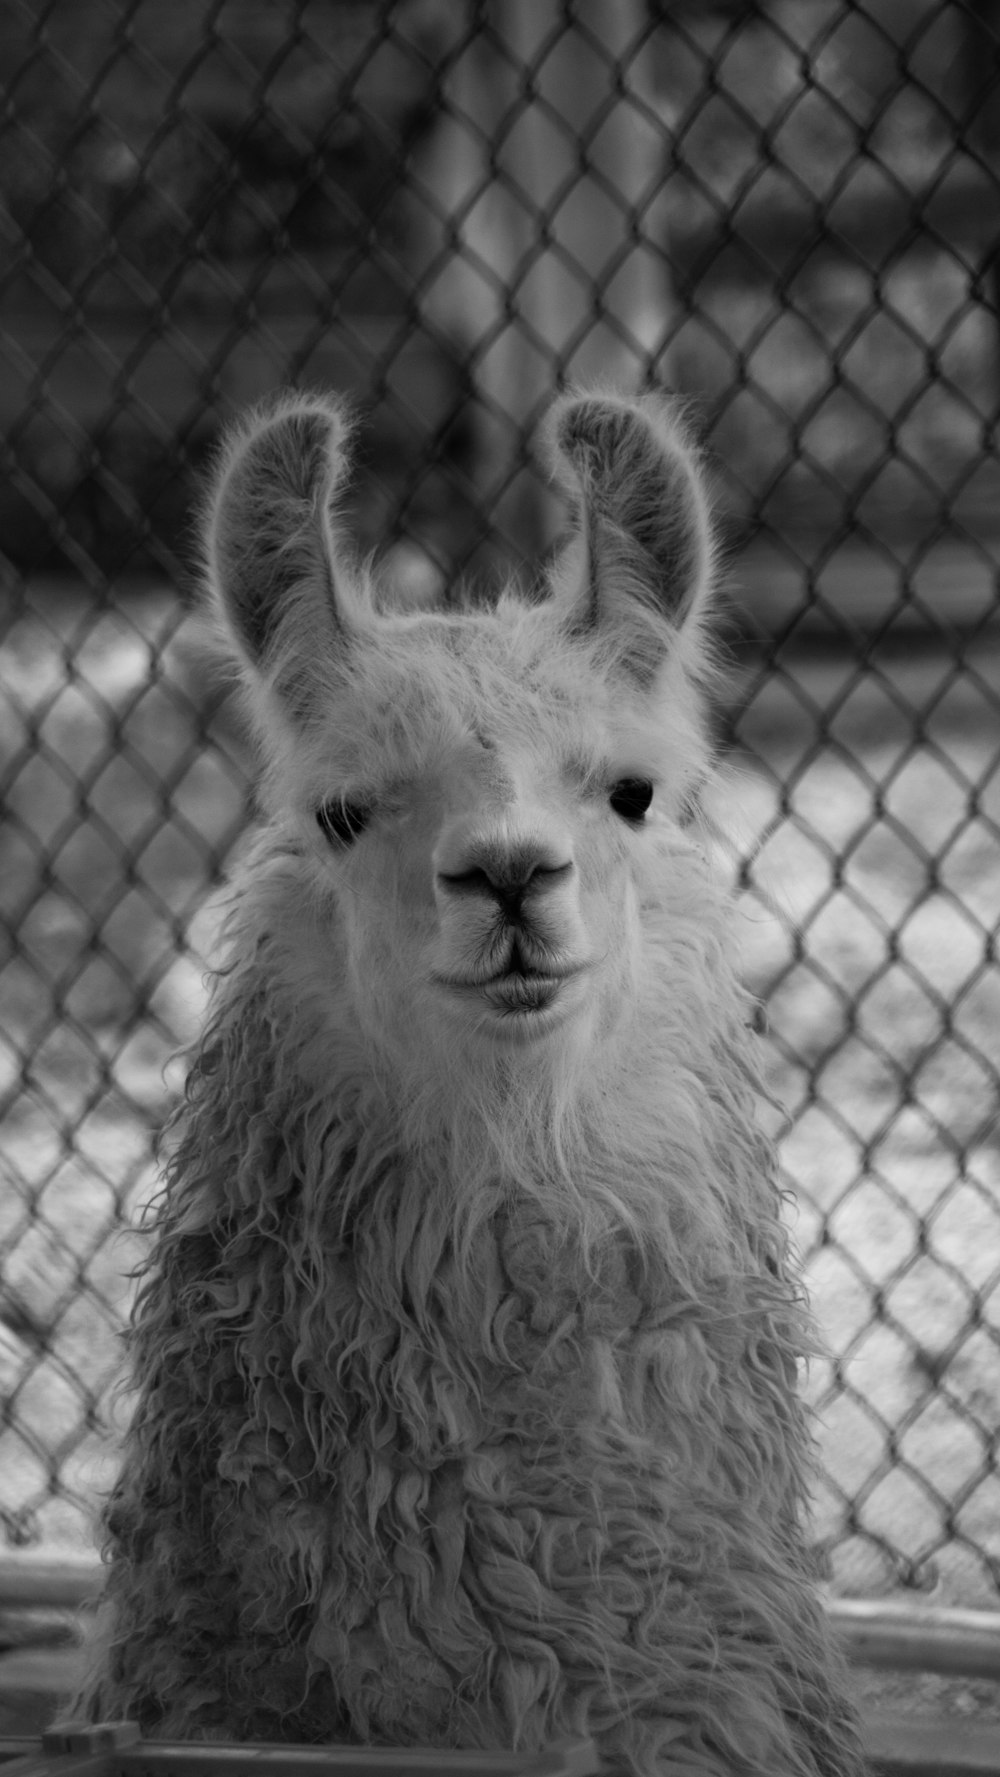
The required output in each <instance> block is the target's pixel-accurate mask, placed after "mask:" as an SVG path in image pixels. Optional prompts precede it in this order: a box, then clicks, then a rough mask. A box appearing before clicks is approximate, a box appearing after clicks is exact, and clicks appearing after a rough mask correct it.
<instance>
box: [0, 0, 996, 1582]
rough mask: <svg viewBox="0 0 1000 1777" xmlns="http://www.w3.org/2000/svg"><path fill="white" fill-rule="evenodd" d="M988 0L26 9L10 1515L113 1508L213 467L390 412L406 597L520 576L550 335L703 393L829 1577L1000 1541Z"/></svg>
mask: <svg viewBox="0 0 1000 1777" xmlns="http://www.w3.org/2000/svg"><path fill="white" fill-rule="evenodd" d="M998 35H1000V6H998V5H997V4H995V3H994V0H980V3H978V4H974V3H972V0H966V3H958V0H951V3H949V0H865V3H863V4H862V3H860V0H859V3H852V0H771V3H769V4H763V3H760V4H756V5H751V4H736V3H730V4H726V5H722V4H719V5H704V4H698V3H696V0H692V3H691V4H689V5H683V4H681V3H680V0H676V3H673V0H658V4H656V5H652V6H648V5H646V4H644V3H642V0H618V3H617V4H616V5H615V6H607V5H604V4H602V3H601V0H576V4H574V5H569V4H558V3H557V0H504V3H500V0H497V4H495V5H482V4H480V5H475V6H473V5H469V6H462V5H458V4H449V3H448V0H394V3H392V4H379V5H376V4H374V0H239V3H237V0H169V4H168V3H167V0H48V3H46V0H0V68H2V70H3V76H2V78H3V83H4V98H5V106H4V113H3V121H2V125H0V129H2V148H0V181H2V184H3V197H4V204H3V219H2V229H3V237H4V247H5V251H4V261H3V269H2V275H0V351H2V353H3V362H4V370H3V376H2V378H0V409H2V414H0V420H2V428H0V430H2V453H3V476H2V480H0V523H2V536H3V549H4V552H5V553H4V557H3V583H4V602H3V615H2V629H0V673H2V680H3V686H4V692H5V699H4V707H3V712H2V723H3V741H4V747H3V760H2V783H3V797H4V806H3V829H2V834H3V837H2V845H3V851H2V859H3V868H2V881H0V911H2V918H3V924H4V944H5V949H4V953H3V963H2V968H0V1009H2V1010H0V1057H2V1068H3V1075H4V1079H3V1092H4V1109H5V1115H4V1122H3V1127H2V1133H0V1155H2V1166H3V1189H2V1196H0V1284H2V1307H0V1366H2V1377H0V1382H2V1394H3V1402H4V1405H3V1418H2V1421H0V1466H2V1479H0V1510H2V1513H3V1523H4V1527H5V1531H6V1536H7V1539H8V1542H9V1543H10V1544H14V1545H22V1546H34V1547H37V1548H41V1549H42V1550H44V1551H45V1552H48V1553H55V1552H57V1551H58V1550H60V1549H73V1548H78V1547H80V1546H81V1545H82V1544H83V1545H85V1544H86V1540H87V1535H88V1528H87V1527H88V1522H89V1519H90V1516H91V1513H92V1509H93V1502H94V1499H95V1495H96V1494H97V1493H98V1492H99V1491H100V1489H101V1487H102V1486H103V1485H105V1484H106V1482H107V1479H108V1477H109V1474H110V1472H111V1470H112V1468H113V1463H114V1453H113V1440H112V1439H111V1437H110V1434H109V1432H108V1429H107V1387H108V1382H109V1378H110V1376H111V1375H112V1373H113V1371H114V1369H115V1366H116V1364H117V1359H118V1351H117V1332H118V1329H119V1328H120V1325H121V1321H122V1317H123V1314H124V1313H125V1312H126V1309H127V1292H128V1286H127V1281H126V1273H127V1270H128V1266H129V1264H130V1262H131V1260H132V1258H133V1257H134V1253H135V1248H136V1241H137V1236H136V1235H135V1233H134V1232H133V1229H134V1219H135V1215H136V1209H137V1205H138V1204H139V1203H140V1202H141V1200H142V1199H143V1197H144V1196H145V1195H146V1194H147V1193H148V1190H149V1188H150V1184H151V1168H150V1159H149V1154H150V1135H151V1130H152V1128H153V1127H154V1126H155V1124H156V1123H157V1122H158V1120H159V1119H160V1117H161V1116H162V1113H163V1110H164V1107H165V1105H166V1103H167V1102H168V1100H169V1098H170V1095H171V1094H172V1092H173V1091H174V1090H176V1087H177V1085H178V1074H177V1064H176V1063H175V1062H173V1061H172V1060H171V1057H172V1055H173V1053H174V1051H175V1048H176V1046H177V1044H178V1043H179V1042H181V1041H183V1040H184V1039H185V1038H186V1037H188V1036H189V1035H190V1033H191V1030H192V1028H193V1026H194V1024H195V1023H196V1021H197V1018H198V1014H199V1009H200V1007H201V1004H202V995H203V987H202V970H203V962H202V956H203V952H204V950H205V947H206V944H207V942H208V937H209V933H210V921H209V919H208V917H207V916H205V915H203V914H202V912H201V911H200V910H201V909H202V908H203V905H204V902H205V899H206V895H207V891H209V890H210V889H211V888H212V887H213V885H214V884H216V882H217V881H218V880H219V878H220V876H221V874H222V873H223V871H224V868H225V864H226V859H227V857H228V855H229V852H230V850H231V847H232V845H233V844H234V842H235V840H236V839H237V837H238V834H239V833H240V831H241V829H242V827H243V824H244V820H245V814H246V796H247V789H246V776H245V771H244V765H243V756H242V752H241V748H240V743H239V739H238V737H237V735H236V733H235V731H234V729H233V727H232V726H231V723H230V719H229V714H228V710H227V706H226V702H225V697H224V695H223V694H222V692H221V691H220V690H219V688H218V687H213V685H212V682H211V680H210V679H209V677H208V676H207V674H206V672H205V669H204V663H203V660H202V657H201V653H200V651H199V648H198V645H197V642H196V641H194V640H193V639H192V629H191V623H190V616H189V609H188V600H187V588H188V581H189V571H188V565H187V564H188V562H189V559H190V540H189V535H188V525H189V517H188V515H189V512H190V509H191V500H192V491H193V489H194V488H196V486H197V481H198V474H199V470H200V468H201V465H202V463H203V460H204V457H205V453H206V450H207V449H208V448H209V447H210V446H211V443H212V441H213V439H214V438H215V437H216V435H217V433H218V430H219V427H220V425H221V424H222V423H223V422H224V421H225V419H226V418H227V417H228V416H229V415H230V414H231V413H232V412H233V411H234V410H235V409H237V408H238V407H239V406H241V405H242V404H243V403H244V402H245V401H247V400H251V399H253V398H255V397H257V396H259V395H260V394H261V393H263V392H264V391H266V390H267V389H269V388H272V387H274V386H277V385H280V384H285V383H293V382H300V383H305V384H309V383H323V384H329V385H334V386H336V387H338V388H340V389H345V390H347V391H348V392H349V393H350V394H352V395H353V397H354V398H355V400H356V402H357V404H358V406H359V408H361V409H362V410H363V412H364V414H365V416H366V425H365V428H364V431H363V439H364V450H365V455H364V460H363V463H362V468H361V470H360V472H359V474H358V477H357V481H356V485H355V488H354V493H353V512H352V519H353V523H354V525H355V528H356V531H357V534H358V536H359V538H360V542H361V544H362V546H368V545H374V544H376V543H377V544H378V545H379V546H380V547H381V549H382V550H383V552H384V553H385V557H386V561H387V573H388V574H389V575H390V576H391V577H393V578H394V579H395V581H396V583H397V585H398V587H399V588H400V590H401V596H404V597H424V596H426V595H427V594H428V593H430V592H433V591H435V590H437V589H444V590H445V591H446V590H447V588H448V586H450V585H451V584H452V582H453V581H454V579H455V577H456V575H458V574H460V573H472V572H476V571H482V570H484V569H485V570H486V571H487V572H488V573H490V574H493V575H494V576H495V575H496V574H497V573H498V572H499V570H500V568H501V567H502V568H503V569H504V570H505V571H517V569H518V567H519V566H520V565H523V563H524V561H526V560H530V559H531V558H532V557H533V556H534V555H535V553H536V552H537V550H538V549H539V548H540V547H543V546H544V545H545V543H546V541H547V539H549V538H550V537H551V534H552V528H553V524H554V523H555V522H557V515H556V514H554V513H553V511H552V509H551V506H550V496H548V495H547V494H546V493H545V491H544V485H543V481H544V478H543V476H542V475H541V472H540V471H539V468H538V465H537V461H536V455H535V431H536V425H537V421H538V418H539V415H540V414H541V413H542V412H543V411H544V409H545V406H546V404H547V402H548V400H549V399H550V398H551V394H552V392H553V391H554V390H555V389H556V387H557V386H559V385H560V384H561V383H563V382H565V381H566V380H567V379H569V380H572V379H580V380H585V379H587V378H588V377H592V376H595V375H599V376H601V377H603V378H604V379H606V380H618V381H626V382H630V383H633V384H636V385H643V384H645V383H655V384H659V385H663V386H668V387H671V388H674V389H678V390H680V391H682V392H685V393H687V394H689V395H690V396H691V397H692V398H693V402H694V412H695V416H696V419H697V424H698V426H699V429H700V432H701V435H702V437H703V439H704V441H705V445H706V449H707V450H708V452H709V454H710V458H711V460H712V462H713V464H714V467H715V474H716V481H717V486H718V490H719V497H720V501H721V504H722V507H723V511H724V515H725V525H726V533H727V540H728V545H729V557H730V565H731V580H732V587H733V596H732V642H731V647H732V655H733V661H734V669H735V670H734V678H733V687H734V688H733V692H732V697H731V701H730V704H729V706H728V708H727V709H726V711H725V712H724V729H725V733H724V739H725V741H726V743H727V748H728V762H729V767H728V768H727V772H726V775H725V787H724V789H723V792H722V794H721V801H720V809H719V815H720V819H721V820H722V821H724V822H725V823H727V824H728V825H729V826H730V827H731V828H732V829H733V831H734V832H735V833H736V836H737V843H738V846H739V849H740V857H741V862H740V880H741V885H742V889H743V895H742V905H743V907H744V908H745V910H746V913H747V919H746V922H745V923H746V928H747V950H748V959H749V966H750V969H751V972H752V975H753V979H754V981H755V985H756V986H757V988H758V990H759V992H760V994H761V997H762V1001H763V1003H764V1006H765V1012H766V1019H765V1020H763V1021H762V1022H765V1023H766V1038H765V1040H766V1042H767V1044H768V1046H769V1047H768V1053H769V1056H770V1061H771V1068H772V1079H773V1085H774V1089H775V1092H776V1095H777V1096H778V1098H779V1099H780V1100H781V1101H782V1103H783V1105H784V1111H785V1123H784V1133H783V1137H782V1154H783V1160H784V1164H785V1167H786V1169H787V1172H788V1174H789V1176H790V1179H791V1181H792V1183H793V1185H794V1187H795V1191H796V1196H797V1202H798V1211H797V1227H796V1232H797V1237H798V1240H799V1242H800V1245H801V1246H802V1248H803V1249H804V1252H805V1254H806V1258H807V1261H808V1265H809V1273H810V1280H811V1286H812V1290H813V1294H814V1299H815V1302H816V1305H817V1308H818V1311H819V1315H820V1319H821V1322H822V1326H823V1331H824V1334H825V1337H826V1339H827V1342H828V1351H829V1355H828V1356H827V1357H826V1358H825V1359H823V1360H821V1361H819V1362H817V1363H816V1365H815V1366H814V1368H813V1373H812V1381H811V1387H812V1389H813V1392H814V1394H815V1397H816V1399H817V1401H818V1404H819V1406H820V1408H821V1409H822V1412H823V1415H824V1422H825V1428H826V1429H825V1431H824V1434H823V1442H822V1456H823V1465H824V1480H823V1485H822V1487H821V1490H820V1497H819V1499H818V1502H817V1541H818V1544H819V1546H820V1548H821V1549H822V1551H824V1553H825V1555H826V1557H827V1558H828V1561H829V1564H830V1568H831V1571H832V1576H833V1580H834V1583H835V1585H836V1586H837V1587H838V1588H839V1589H840V1590H842V1591H854V1592H859V1593H869V1594H873V1593H881V1592H885V1591H887V1590H889V1589H890V1588H891V1587H893V1586H894V1585H900V1584H901V1585H904V1586H928V1585H936V1586H937V1587H938V1595H939V1596H940V1597H941V1598H942V1599H943V1600H945V1601H960V1602H965V1603H987V1604H989V1603H992V1604H994V1605H995V1604H996V1587H997V1583H998V1580H1000V1480H998V1474H997V1427H998V1424H1000V1166H998V1154H997V1143H996V1107H997V1096H998V1083H1000V1074H998V1067H1000V1038H998V1032H1000V981H998V973H997V959H996V950H995V939H996V925H997V882H998V880H1000V876H998V866H1000V775H998V763H1000V727H998V724H997V715H998V707H1000V681H998V678H997V662H998V654H1000V648H998V629H997V624H996V615H997V561H998V530H997V521H996V513H997V511H998V509H1000V507H998V493H1000V477H998V469H997V454H996V443H995V425H996V415H997V404H998V357H997V344H998V341H997V310H996V259H995V253H996V242H997V238H998V222H1000V203H998V199H1000V180H998V158H1000V79H998Z"/></svg>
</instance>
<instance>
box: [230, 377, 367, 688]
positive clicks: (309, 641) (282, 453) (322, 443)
mask: <svg viewBox="0 0 1000 1777" xmlns="http://www.w3.org/2000/svg"><path fill="white" fill-rule="evenodd" d="M348 433H349V425H348V422H347V419H346V416H345V414H344V411H343V409H342V408H341V406H340V404H339V403H338V402H337V401H335V400H333V399H332V398H329V397H325V398H324V397H321V396H317V395H299V394H289V395H284V396H282V397H280V398H279V399H278V400H277V401H276V402H275V403H274V404H273V405H272V406H271V407H269V408H263V409H261V408H257V409H255V410H254V411H253V412H252V413H251V414H250V415H249V416H248V417H247V419H245V420H244V421H243V422H242V423H241V424H240V425H239V426H238V427H237V428H236V429H235V431H234V432H233V434H232V435H231V437H230V438H229V440H228V442H227V444H226V446H225V447H224V449H223V452H222V456H221V459H220V462H219V468H218V471H217V475H216V481H215V487H214V490H213V492H212V494H211V496H210V500H209V505H208V512H207V526H206V555H207V563H208V573H209V578H210V581H211V584H212V588H213V591H214V595H215V598H216V601H217V604H218V607H219V609H220V611H221V615H222V619H223V622H224V625H225V627H226V629H227V631H228V632H229V635H230V637H231V639H232V641H233V642H235V644H236V647H237V649H238V651H239V653H240V655H241V656H242V657H243V659H244V660H245V661H247V662H248V663H249V664H250V666H252V667H253V668H254V669H255V670H256V671H257V672H258V673H260V674H261V675H265V674H266V675H267V676H269V677H271V678H272V682H273V683H275V685H276V687H277V688H278V689H279V690H283V691H285V692H286V694H287V692H288V691H289V690H290V688H291V683H292V681H293V680H299V681H302V680H304V679H308V677H309V676H310V672H311V668H312V666H313V665H314V664H315V662H316V661H317V658H318V657H328V656H330V655H334V656H335V655H338V654H340V653H342V652H343V650H344V647H345V645H346V644H347V642H348V639H349V633H350V629H351V618H352V616H353V615H355V613H353V612H352V609H351V606H352V603H353V600H352V595H351V589H350V584H349V581H348V579H347V577H346V576H344V577H341V576H340V575H339V574H338V570H337V565H336V552H335V548H334V541H333V533H332V514H333V500H334V495H335V492H336V489H337V486H338V484H339V483H340V482H341V481H342V479H343V475H344V469H345V466H346V461H345V455H344V444H345V441H346V439H347V436H348Z"/></svg>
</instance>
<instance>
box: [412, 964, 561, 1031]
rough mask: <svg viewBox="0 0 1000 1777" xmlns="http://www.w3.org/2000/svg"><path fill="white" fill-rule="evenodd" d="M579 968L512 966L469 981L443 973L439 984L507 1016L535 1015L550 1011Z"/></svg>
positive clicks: (439, 978)
mask: <svg viewBox="0 0 1000 1777" xmlns="http://www.w3.org/2000/svg"><path fill="white" fill-rule="evenodd" d="M579 972H580V971H579V969H562V970H554V971H552V972H550V973H546V972H544V971H542V970H521V969H509V970H507V971H505V972H504V973H503V974H499V975H491V976H489V977H488V978H487V979H486V980H484V981H468V980H464V979H463V978H461V977H460V976H454V975H439V976H438V977H437V980H438V983H439V985H440V986H442V987H447V988H449V989H450V990H451V991H452V992H453V993H459V994H462V995H463V996H464V997H466V998H473V999H477V1000H480V1001H482V1000H485V1001H486V1004H487V1005H488V1006H489V1007H491V1009H492V1010H493V1011H495V1012H499V1013H500V1014H501V1015H502V1016H504V1017H507V1018H519V1019H520V1018H531V1017H534V1016H536V1015H537V1014H539V1013H542V1012H547V1011H548V1010H549V1009H550V1007H551V1006H553V1005H554V1003H555V1001H556V1000H557V999H558V997H559V995H560V994H561V992H562V990H563V988H564V987H565V985H566V983H567V982H568V981H569V980H571V979H572V978H573V977H574V976H575V975H577V974H579Z"/></svg>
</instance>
